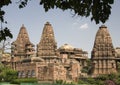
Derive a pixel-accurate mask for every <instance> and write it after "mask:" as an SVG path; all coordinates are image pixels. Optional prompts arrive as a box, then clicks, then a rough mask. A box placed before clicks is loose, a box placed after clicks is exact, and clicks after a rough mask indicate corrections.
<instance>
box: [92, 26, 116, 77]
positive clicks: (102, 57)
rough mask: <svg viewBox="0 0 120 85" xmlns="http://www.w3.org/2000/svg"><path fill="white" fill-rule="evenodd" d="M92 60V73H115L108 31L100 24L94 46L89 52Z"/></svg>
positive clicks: (112, 50) (113, 53) (95, 74)
mask: <svg viewBox="0 0 120 85" xmlns="http://www.w3.org/2000/svg"><path fill="white" fill-rule="evenodd" d="M91 59H92V62H93V69H92V74H93V75H94V76H97V75H99V74H110V73H116V72H117V71H116V62H115V49H114V47H113V44H112V39H111V37H110V34H109V31H108V29H107V27H106V26H104V25H102V26H101V27H99V30H98V32H97V34H96V37H95V42H94V47H93V50H92V53H91Z"/></svg>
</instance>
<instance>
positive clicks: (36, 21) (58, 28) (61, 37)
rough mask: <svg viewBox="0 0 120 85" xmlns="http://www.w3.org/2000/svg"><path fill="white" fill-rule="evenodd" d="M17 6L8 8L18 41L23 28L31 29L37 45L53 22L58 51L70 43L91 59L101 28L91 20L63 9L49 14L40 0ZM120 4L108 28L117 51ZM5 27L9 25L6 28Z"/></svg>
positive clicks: (32, 38)
mask: <svg viewBox="0 0 120 85" xmlns="http://www.w3.org/2000/svg"><path fill="white" fill-rule="evenodd" d="M15 1H17V0H14V2H13V3H12V4H11V5H10V6H8V7H5V8H4V9H5V11H6V15H5V19H6V20H7V21H8V24H7V25H6V26H7V27H9V28H10V30H11V32H12V33H13V36H14V38H13V39H12V41H14V40H16V38H17V35H18V33H19V30H20V27H21V26H22V24H24V26H25V27H26V28H27V31H28V34H29V38H30V41H31V42H32V43H34V44H35V45H36V44H38V43H39V41H40V38H41V33H42V30H43V27H44V24H45V23H46V22H47V21H49V22H50V23H51V25H52V27H53V29H54V33H55V38H56V41H57V45H58V47H60V46H61V45H63V44H65V43H68V44H70V45H72V46H74V47H76V48H82V49H83V50H86V51H88V53H89V57H90V53H91V50H92V47H93V44H94V39H95V35H96V32H97V30H98V28H99V27H100V26H101V25H102V23H100V24H98V25H96V24H95V22H94V21H92V22H91V21H90V18H85V17H79V16H75V17H72V13H71V12H70V11H69V10H68V11H62V10H60V9H54V10H52V9H51V10H49V11H48V12H45V11H44V9H43V8H42V6H40V5H39V0H31V1H30V2H29V3H28V5H27V7H25V8H23V9H19V8H18V5H17V4H16V3H15ZM119 9H120V0H115V2H114V5H113V8H112V13H111V15H110V18H109V20H108V21H107V22H106V23H105V24H104V25H106V26H107V27H108V28H109V32H110V34H111V37H112V40H113V45H114V47H120V11H119ZM4 26H5V25H4Z"/></svg>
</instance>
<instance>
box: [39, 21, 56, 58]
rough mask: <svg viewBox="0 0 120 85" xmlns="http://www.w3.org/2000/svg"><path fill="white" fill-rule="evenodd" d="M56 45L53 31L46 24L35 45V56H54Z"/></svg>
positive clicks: (47, 23) (49, 25)
mask: <svg viewBox="0 0 120 85" xmlns="http://www.w3.org/2000/svg"><path fill="white" fill-rule="evenodd" d="M56 50H57V43H56V41H55V37H54V31H53V28H52V26H51V24H50V23H49V22H46V24H45V26H44V28H43V32H42V36H41V40H40V42H39V44H38V45H37V56H38V57H45V56H46V57H50V56H56Z"/></svg>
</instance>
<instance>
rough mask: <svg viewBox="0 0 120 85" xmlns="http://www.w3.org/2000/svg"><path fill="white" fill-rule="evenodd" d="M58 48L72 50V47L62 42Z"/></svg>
mask: <svg viewBox="0 0 120 85" xmlns="http://www.w3.org/2000/svg"><path fill="white" fill-rule="evenodd" d="M59 49H60V50H73V49H74V47H73V46H71V45H69V44H64V45H62V46H61V47H60V48H59Z"/></svg>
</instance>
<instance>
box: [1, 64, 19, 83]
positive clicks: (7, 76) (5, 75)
mask: <svg viewBox="0 0 120 85" xmlns="http://www.w3.org/2000/svg"><path fill="white" fill-rule="evenodd" d="M17 74H18V73H17V71H15V70H13V69H11V68H9V67H5V66H3V65H2V64H1V65H0V81H5V82H10V81H12V80H14V79H16V78H17Z"/></svg>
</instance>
